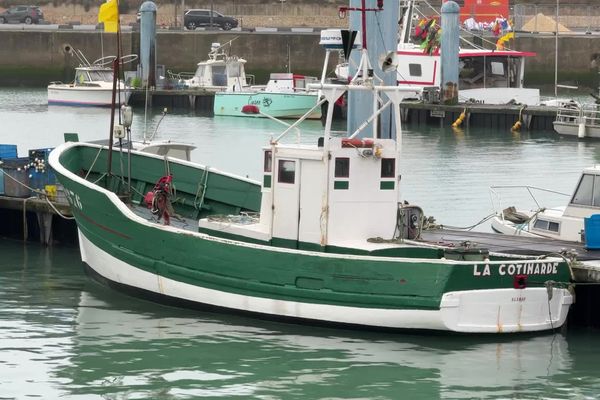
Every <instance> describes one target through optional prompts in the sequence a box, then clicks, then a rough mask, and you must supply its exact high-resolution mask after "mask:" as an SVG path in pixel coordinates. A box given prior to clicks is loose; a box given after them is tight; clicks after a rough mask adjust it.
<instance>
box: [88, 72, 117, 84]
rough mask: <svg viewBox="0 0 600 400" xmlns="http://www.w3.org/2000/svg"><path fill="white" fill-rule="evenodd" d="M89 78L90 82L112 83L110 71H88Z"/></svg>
mask: <svg viewBox="0 0 600 400" xmlns="http://www.w3.org/2000/svg"><path fill="white" fill-rule="evenodd" d="M90 78H91V80H92V81H104V82H112V80H113V73H112V71H90Z"/></svg>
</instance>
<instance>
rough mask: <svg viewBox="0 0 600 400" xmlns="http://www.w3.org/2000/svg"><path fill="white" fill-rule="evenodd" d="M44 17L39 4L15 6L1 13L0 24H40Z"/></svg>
mask: <svg viewBox="0 0 600 400" xmlns="http://www.w3.org/2000/svg"><path fill="white" fill-rule="evenodd" d="M43 19H44V14H43V13H42V10H41V9H40V8H39V7H37V6H13V7H11V8H9V9H8V10H6V11H4V12H3V13H2V14H0V24H5V23H7V22H16V23H22V24H27V25H29V24H39V23H40V21H41V20H43Z"/></svg>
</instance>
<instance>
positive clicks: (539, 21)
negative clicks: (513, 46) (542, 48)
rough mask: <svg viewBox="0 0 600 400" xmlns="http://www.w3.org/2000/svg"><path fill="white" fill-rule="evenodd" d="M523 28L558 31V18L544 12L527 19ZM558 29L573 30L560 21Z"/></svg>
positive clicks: (523, 29)
mask: <svg viewBox="0 0 600 400" xmlns="http://www.w3.org/2000/svg"><path fill="white" fill-rule="evenodd" d="M521 30H522V31H528V32H556V20H555V19H553V18H550V17H548V16H546V15H544V14H542V13H539V14H537V15H536V16H535V17H533V18H531V19H530V20H529V21H527V22H526V23H525V24H524V25H523V27H522V28H521ZM558 31H559V32H571V30H570V29H569V28H567V27H566V26H564V25H563V24H561V23H560V22H559V23H558Z"/></svg>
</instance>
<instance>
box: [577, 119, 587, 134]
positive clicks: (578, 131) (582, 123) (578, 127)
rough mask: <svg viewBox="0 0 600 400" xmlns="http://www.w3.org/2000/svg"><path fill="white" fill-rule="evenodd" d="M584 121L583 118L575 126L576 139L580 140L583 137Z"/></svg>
mask: <svg viewBox="0 0 600 400" xmlns="http://www.w3.org/2000/svg"><path fill="white" fill-rule="evenodd" d="M585 120H586V117H583V119H580V120H579V121H580V122H579V124H578V125H577V137H578V138H580V139H582V138H584V137H585Z"/></svg>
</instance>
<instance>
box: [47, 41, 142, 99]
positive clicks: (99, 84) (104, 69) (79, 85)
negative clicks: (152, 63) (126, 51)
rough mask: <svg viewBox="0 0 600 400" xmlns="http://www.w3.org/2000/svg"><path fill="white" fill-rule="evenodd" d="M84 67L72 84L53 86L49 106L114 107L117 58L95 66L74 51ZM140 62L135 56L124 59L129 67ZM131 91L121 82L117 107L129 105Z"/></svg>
mask: <svg viewBox="0 0 600 400" xmlns="http://www.w3.org/2000/svg"><path fill="white" fill-rule="evenodd" d="M74 54H75V55H76V56H77V57H78V59H79V62H80V65H79V66H78V67H76V68H75V79H74V80H73V81H72V82H71V83H63V82H50V84H49V85H48V104H53V105H68V106H99V107H110V105H111V104H112V96H113V68H112V66H111V65H112V62H113V61H114V60H115V59H116V57H115V56H107V57H102V58H100V59H98V60H96V61H94V62H92V63H90V62H89V61H87V59H86V58H85V56H83V54H82V53H81V51H79V50H74ZM136 59H137V55H135V54H131V55H128V56H125V57H123V58H122V59H121V63H122V64H125V63H129V62H132V61H134V60H136ZM129 89H130V88H129V87H127V86H126V85H125V83H124V82H123V81H122V80H118V81H117V93H116V97H115V102H116V104H127V102H128V101H129V97H130V96H131V91H130V90H129Z"/></svg>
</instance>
